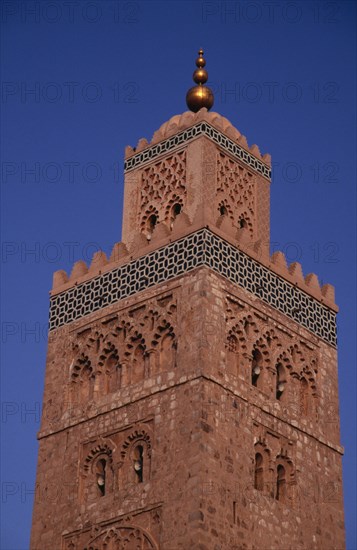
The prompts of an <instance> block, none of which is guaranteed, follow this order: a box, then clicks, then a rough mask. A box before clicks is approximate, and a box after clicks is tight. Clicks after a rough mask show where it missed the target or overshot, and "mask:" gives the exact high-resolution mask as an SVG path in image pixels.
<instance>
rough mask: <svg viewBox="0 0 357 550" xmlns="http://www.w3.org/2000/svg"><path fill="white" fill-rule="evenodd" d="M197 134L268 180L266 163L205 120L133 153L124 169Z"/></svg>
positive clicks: (129, 168)
mask: <svg viewBox="0 0 357 550" xmlns="http://www.w3.org/2000/svg"><path fill="white" fill-rule="evenodd" d="M199 136H207V137H208V138H210V139H211V140H212V141H214V143H217V145H219V146H220V147H221V148H222V149H224V150H225V151H227V152H228V153H230V154H231V155H232V156H233V157H235V158H236V159H238V160H241V161H243V162H244V163H245V164H247V165H248V166H250V167H251V168H252V170H255V171H256V172H258V173H259V174H261V175H262V176H264V177H265V178H267V179H269V180H270V178H271V169H270V168H269V167H268V166H267V165H266V164H264V162H261V161H260V160H259V159H257V158H256V157H255V156H254V155H252V154H251V153H249V151H246V149H243V147H241V146H240V145H238V144H237V143H235V142H234V141H232V140H231V139H229V138H228V137H227V136H225V135H224V134H222V133H221V132H219V130H216V128H213V126H211V125H210V124H208V123H207V122H200V123H199V124H195V125H194V126H191V128H188V129H187V130H184V131H182V132H179V133H178V134H175V135H174V136H172V137H170V138H168V139H165V140H164V141H160V143H158V144H157V145H153V146H152V147H149V148H148V149H145V150H144V151H142V152H141V153H137V154H136V155H133V156H132V157H130V158H129V159H127V160H126V161H125V163H124V171H125V172H129V171H130V170H133V169H134V168H138V167H139V166H144V165H145V164H147V163H148V162H150V161H151V160H152V159H154V158H156V157H158V156H160V155H162V154H164V153H167V152H169V151H173V150H174V149H175V148H176V147H179V146H180V145H182V144H183V143H186V142H187V141H191V140H192V139H194V138H197V137H199Z"/></svg>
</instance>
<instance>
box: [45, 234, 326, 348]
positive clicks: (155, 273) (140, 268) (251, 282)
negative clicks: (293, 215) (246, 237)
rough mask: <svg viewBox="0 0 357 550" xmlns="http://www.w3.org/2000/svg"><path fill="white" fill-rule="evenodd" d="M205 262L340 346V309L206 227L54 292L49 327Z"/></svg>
mask: <svg viewBox="0 0 357 550" xmlns="http://www.w3.org/2000/svg"><path fill="white" fill-rule="evenodd" d="M202 265H205V266H207V267H210V268H211V269H213V270H214V271H215V272H217V273H219V274H220V275H222V276H223V277H225V278H226V279H228V280H229V281H231V282H232V283H234V284H237V285H238V286H240V287H242V288H244V289H246V290H247V291H248V292H251V293H252V294H254V295H256V296H258V297H259V298H261V299H262V300H263V301H264V302H266V303H267V304H269V305H271V306H272V307H274V308H275V309H277V310H278V311H280V312H282V313H284V314H285V315H287V316H288V317H290V318H291V319H293V320H294V321H296V322H297V323H299V324H300V325H301V326H303V327H305V328H307V329H308V330H310V331H311V332H312V333H314V334H315V335H316V336H319V337H321V338H322V339H323V340H325V341H326V342H328V343H329V344H331V345H333V346H336V314H335V312H334V311H332V310H331V309H329V308H328V307H326V306H324V305H322V304H321V303H320V302H319V301H318V300H316V299H314V298H312V297H311V296H309V295H308V294H306V293H305V292H303V291H302V290H300V289H298V288H297V287H296V286H294V285H292V284H291V283H289V282H287V281H285V280H284V279H283V278H282V277H279V276H278V275H276V274H275V273H273V272H272V271H270V270H269V269H268V268H266V267H264V266H263V265H261V264H260V263H259V262H257V261H256V260H253V258H250V257H249V256H248V255H247V254H245V253H244V252H242V251H241V250H239V249H237V248H235V247H234V246H233V245H231V244H229V243H228V242H226V241H224V240H223V239H221V238H220V237H218V236H217V235H215V234H214V233H212V232H211V231H210V230H208V229H201V230H199V231H196V232H195V233H192V234H191V235H188V236H186V237H184V238H182V239H179V240H177V241H175V242H173V243H170V244H168V245H167V246H164V247H162V248H160V249H158V250H155V251H153V252H150V253H149V254H147V255H146V256H142V257H141V258H138V259H137V260H133V261H131V262H129V263H127V264H125V265H123V266H121V267H118V268H116V269H113V270H111V271H108V272H107V273H104V274H102V275H99V276H97V277H94V278H93V279H91V280H89V281H86V282H84V283H82V284H79V285H77V286H75V287H73V288H70V289H69V290H67V291H65V292H62V293H60V294H57V295H55V296H53V297H52V298H51V305H50V330H53V329H55V328H57V327H60V326H62V325H65V324H68V323H71V322H72V321H75V320H77V319H80V318H82V317H84V316H85V315H89V314H90V313H93V312H94V311H97V310H99V309H102V308H104V307H106V306H108V305H111V304H114V303H115V302H118V301H119V300H122V299H123V298H127V297H128V296H132V295H133V294H135V293H137V292H139V291H141V290H144V289H146V288H150V287H153V286H154V285H157V284H159V283H162V282H165V281H169V280H171V279H173V278H174V277H178V276H179V275H183V274H185V273H188V272H189V271H191V270H192V269H195V268H196V267H199V266H202Z"/></svg>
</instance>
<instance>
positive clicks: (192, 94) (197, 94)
mask: <svg viewBox="0 0 357 550" xmlns="http://www.w3.org/2000/svg"><path fill="white" fill-rule="evenodd" d="M213 102H214V98H213V93H212V90H211V89H210V88H208V87H207V86H194V87H193V88H190V89H189V90H188V92H187V94H186V103H187V107H188V108H189V109H190V110H191V111H193V112H194V113H197V112H198V111H199V110H200V109H202V107H206V108H207V110H208V111H209V110H210V108H211V107H212V105H213Z"/></svg>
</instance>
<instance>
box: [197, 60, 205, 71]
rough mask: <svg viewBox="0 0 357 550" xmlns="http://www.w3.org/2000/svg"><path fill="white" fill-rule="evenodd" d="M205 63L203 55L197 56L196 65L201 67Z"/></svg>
mask: <svg viewBox="0 0 357 550" xmlns="http://www.w3.org/2000/svg"><path fill="white" fill-rule="evenodd" d="M205 65H206V60H205V58H204V57H197V59H196V66H197V67H199V68H200V69H202V68H203V67H204V66H205Z"/></svg>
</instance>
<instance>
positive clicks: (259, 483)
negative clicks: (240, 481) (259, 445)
mask: <svg viewBox="0 0 357 550" xmlns="http://www.w3.org/2000/svg"><path fill="white" fill-rule="evenodd" d="M254 489H257V490H258V491H263V489H264V460H263V455H262V454H261V453H255V463H254Z"/></svg>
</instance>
